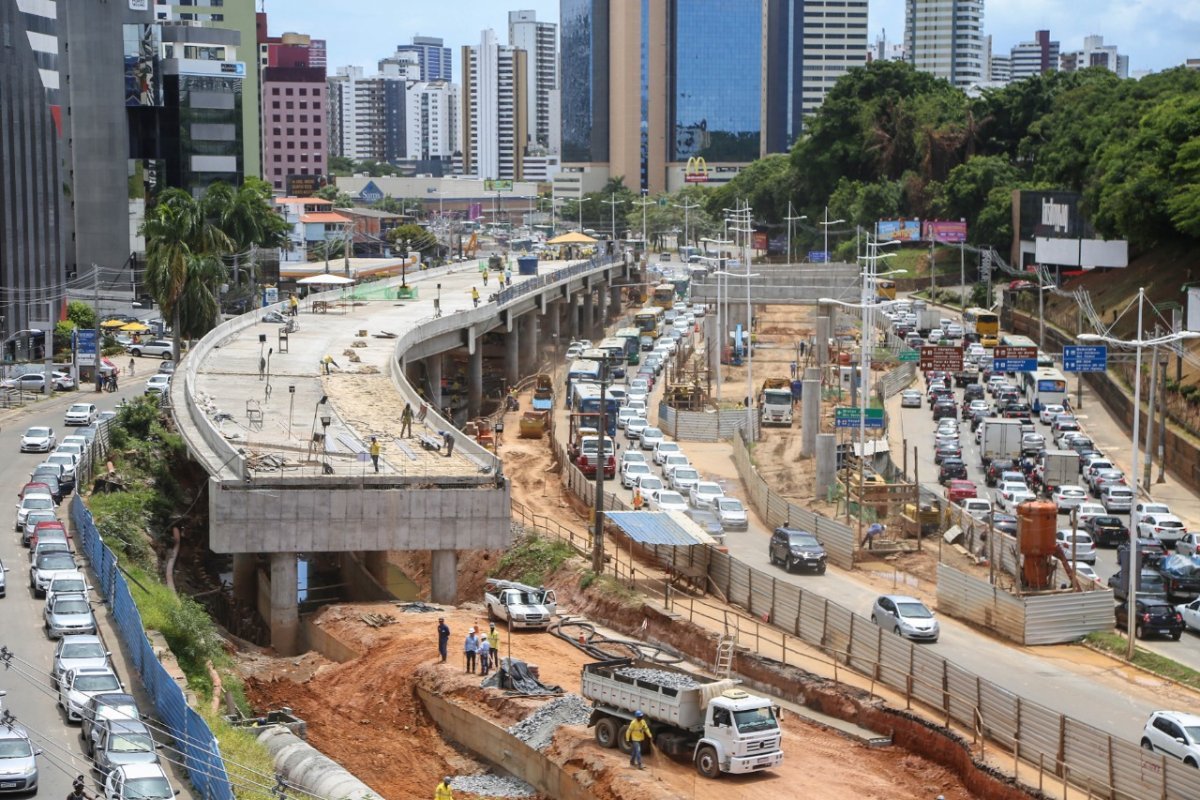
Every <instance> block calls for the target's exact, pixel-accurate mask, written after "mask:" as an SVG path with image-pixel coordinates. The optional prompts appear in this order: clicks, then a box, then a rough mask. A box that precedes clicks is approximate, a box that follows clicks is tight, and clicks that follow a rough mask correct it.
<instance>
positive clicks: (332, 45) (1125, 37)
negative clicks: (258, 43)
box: [257, 0, 1200, 80]
mask: <svg viewBox="0 0 1200 800" xmlns="http://www.w3.org/2000/svg"><path fill="white" fill-rule="evenodd" d="M613 1H614V2H637V0H613ZM711 1H712V2H721V1H722V0H711ZM257 2H258V4H259V5H260V7H261V6H264V5H265V7H266V8H265V10H266V11H267V14H268V18H269V25H270V32H271V34H272V35H279V34H280V33H283V32H285V31H294V32H297V33H307V34H309V35H311V36H314V37H317V38H324V39H326V40H328V42H329V72H330V73H331V74H332V73H333V72H334V70H335V69H336V68H337V67H339V66H344V65H347V64H356V65H359V66H363V67H366V71H367V73H368V74H371V73H372V72H374V70H375V65H376V62H377V61H378V60H379V59H381V58H383V57H385V56H389V55H391V54H392V53H393V52H394V51H395V48H396V45H398V44H404V43H407V42H409V41H410V40H411V38H412V37H413V36H414V35H421V36H440V37H441V38H442V39H444V40H445V42H446V45H447V46H448V47H450V48H452V49H453V50H454V77H455V80H458V78H459V72H460V71H461V68H460V64H461V56H460V54H459V48H460V47H461V46H462V45H465V44H475V43H477V42H478V41H479V31H481V30H483V29H484V28H493V29H494V30H495V31H496V33H497V34H498V37H499V39H500V41H501V42H506V41H507V39H508V11H509V10H510V9H511V10H516V9H519V8H521V9H532V10H534V11H536V12H537V16H538V19H539V20H546V21H550V22H557V21H558V0H512V2H511V4H510V3H508V2H504V0H440V2H429V0H424V2H421V1H420V0H340V2H330V1H329V0H257ZM1085 9H1086V11H1085ZM869 13H870V16H869V26H870V27H869V30H870V37H869V40H870V41H871V42H872V43H873V42H874V41H875V39H876V38H877V37H878V36H879V35H880V33H881V32H883V31H885V30H886V31H887V37H888V39H889V41H893V42H899V41H900V40H901V39H902V38H903V35H904V0H870V12H869ZM984 27H985V31H986V32H987V33H988V34H990V35H991V37H992V47H993V50H994V51H995V52H997V53H1007V52H1008V49H1009V48H1010V47H1012V46H1013V45H1015V44H1017V43H1018V42H1022V41H1030V40H1032V39H1033V33H1034V31H1035V30H1040V29H1043V28H1048V29H1049V30H1050V36H1051V39H1054V40H1057V41H1059V42H1061V44H1062V50H1063V51H1064V52H1069V51H1072V50H1079V49H1082V47H1083V37H1084V36H1088V35H1091V34H1099V35H1101V36H1103V37H1104V40H1105V44H1116V45H1117V46H1118V48H1119V52H1120V53H1121V54H1122V55H1128V56H1129V70H1130V73H1131V74H1133V73H1137V72H1140V71H1143V70H1153V71H1160V70H1163V69H1167V68H1170V67H1173V66H1177V65H1180V64H1182V63H1183V62H1184V60H1185V59H1187V58H1188V57H1200V42H1198V41H1196V36H1195V34H1196V31H1197V30H1200V3H1197V2H1186V0H1184V1H1182V2H1181V0H990V2H988V3H987V4H986V5H985V6H984Z"/></svg>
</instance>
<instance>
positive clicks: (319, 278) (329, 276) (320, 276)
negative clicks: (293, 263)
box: [296, 272, 354, 286]
mask: <svg viewBox="0 0 1200 800" xmlns="http://www.w3.org/2000/svg"><path fill="white" fill-rule="evenodd" d="M296 283H298V284H300V285H301V286H345V285H347V284H350V283H354V278H347V277H345V276H344V275H334V274H333V273H332V272H320V273H317V274H316V275H309V276H308V277H307V278H301V279H300V280H298V281H296Z"/></svg>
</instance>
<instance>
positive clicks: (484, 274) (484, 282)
mask: <svg viewBox="0 0 1200 800" xmlns="http://www.w3.org/2000/svg"><path fill="white" fill-rule="evenodd" d="M479 274H480V276H482V277H483V285H484V286H487V281H488V271H487V270H486V269H481V270H479Z"/></svg>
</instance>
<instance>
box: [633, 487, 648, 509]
mask: <svg viewBox="0 0 1200 800" xmlns="http://www.w3.org/2000/svg"><path fill="white" fill-rule="evenodd" d="M645 503H646V501H645V500H643V499H642V490H641V489H634V490H633V510H634V511H641V510H642V506H643V505H645Z"/></svg>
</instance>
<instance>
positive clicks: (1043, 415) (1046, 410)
mask: <svg viewBox="0 0 1200 800" xmlns="http://www.w3.org/2000/svg"><path fill="white" fill-rule="evenodd" d="M1065 411H1066V409H1064V408H1063V407H1062V406H1060V405H1057V404H1055V403H1051V404H1050V405H1046V406H1042V410H1041V412H1039V413H1038V419H1039V420H1041V423H1042V424H1043V425H1049V424H1050V423H1051V422H1053V421H1054V418H1055V417H1056V416H1058V415H1059V414H1062V413H1064V412H1065Z"/></svg>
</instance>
